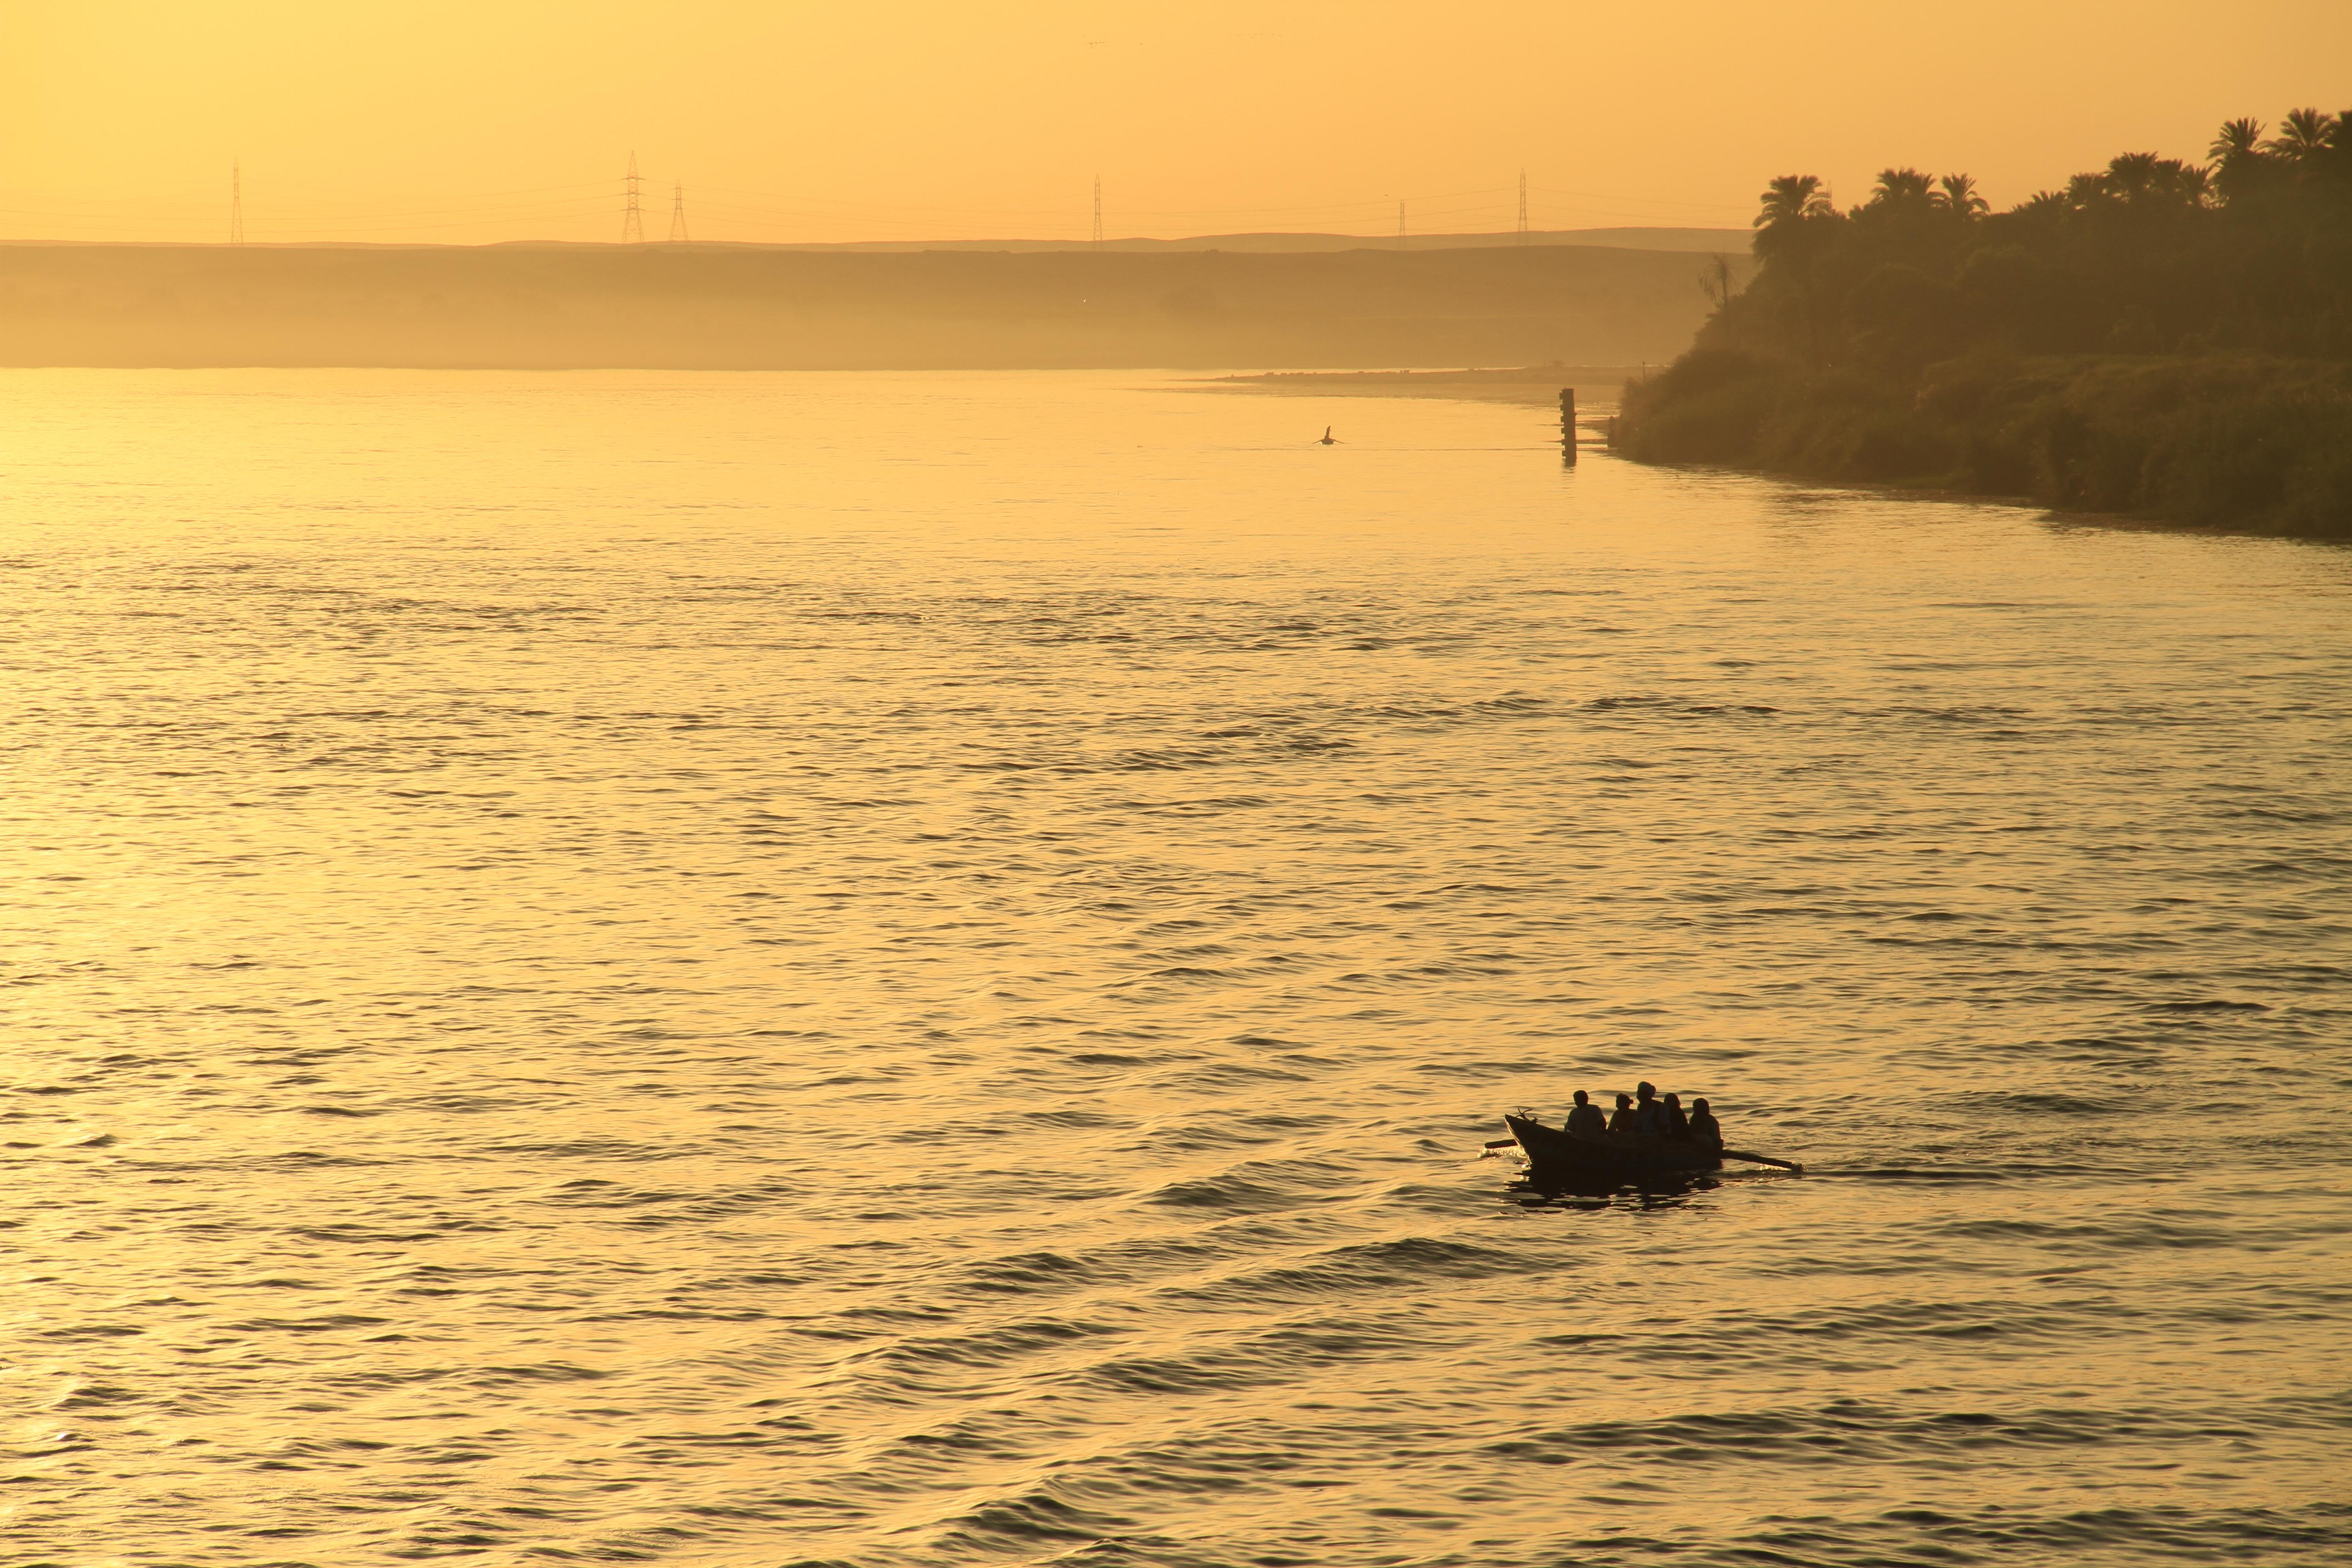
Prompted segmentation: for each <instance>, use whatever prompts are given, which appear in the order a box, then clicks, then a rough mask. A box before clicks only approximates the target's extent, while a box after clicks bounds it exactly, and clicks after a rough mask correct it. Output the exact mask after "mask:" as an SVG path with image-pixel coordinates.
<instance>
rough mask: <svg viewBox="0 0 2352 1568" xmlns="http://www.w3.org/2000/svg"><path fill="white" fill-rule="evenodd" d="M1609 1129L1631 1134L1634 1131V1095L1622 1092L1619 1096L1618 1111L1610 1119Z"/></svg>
mask: <svg viewBox="0 0 2352 1568" xmlns="http://www.w3.org/2000/svg"><path fill="white" fill-rule="evenodd" d="M1609 1131H1612V1132H1614V1133H1625V1134H1629V1135H1630V1134H1631V1133H1632V1132H1633V1096H1632V1095H1630V1094H1620V1095H1619V1096H1618V1097H1617V1113H1616V1114H1615V1115H1614V1116H1612V1117H1611V1118H1610V1119H1609Z"/></svg>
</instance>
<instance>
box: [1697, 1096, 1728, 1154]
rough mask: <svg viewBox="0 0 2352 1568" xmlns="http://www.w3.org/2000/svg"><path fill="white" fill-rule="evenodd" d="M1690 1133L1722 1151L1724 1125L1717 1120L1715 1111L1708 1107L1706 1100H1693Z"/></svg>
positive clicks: (1716, 1149) (1700, 1140)
mask: <svg viewBox="0 0 2352 1568" xmlns="http://www.w3.org/2000/svg"><path fill="white" fill-rule="evenodd" d="M1690 1135H1691V1136H1692V1137H1693V1138H1696V1139H1697V1140H1698V1141H1699V1142H1702V1143H1704V1144H1706V1146H1707V1147H1708V1148H1710V1149H1713V1150H1715V1151H1716V1152H1718V1153H1720V1152H1722V1150H1723V1125H1722V1123H1720V1122H1718V1121H1716V1119H1715V1112H1713V1111H1712V1110H1708V1109H1707V1108H1706V1100H1692V1101H1691V1112H1690Z"/></svg>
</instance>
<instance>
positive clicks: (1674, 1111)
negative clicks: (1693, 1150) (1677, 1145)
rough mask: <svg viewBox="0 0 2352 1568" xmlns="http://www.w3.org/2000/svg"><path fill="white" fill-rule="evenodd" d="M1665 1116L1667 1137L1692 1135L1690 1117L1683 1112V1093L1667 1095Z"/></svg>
mask: <svg viewBox="0 0 2352 1568" xmlns="http://www.w3.org/2000/svg"><path fill="white" fill-rule="evenodd" d="M1665 1118H1666V1136H1667V1137H1669V1138H1687V1137H1689V1136H1690V1135H1691V1131H1690V1119H1689V1118H1688V1117H1686V1116H1685V1115H1684V1114H1683V1097H1682V1096H1681V1095H1679V1094H1670V1095H1668V1096H1666V1110H1665Z"/></svg>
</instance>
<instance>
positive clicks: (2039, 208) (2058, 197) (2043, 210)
mask: <svg viewBox="0 0 2352 1568" xmlns="http://www.w3.org/2000/svg"><path fill="white" fill-rule="evenodd" d="M2073 205H2074V203H2072V202H2070V201H2068V200H2067V199H2066V193H2065V192H2063V191H2036V192H2034V193H2033V194H2032V195H2030V196H2028V197H2026V198H2025V199H2024V200H2023V201H2021V202H2020V203H2018V204H2017V205H2015V206H2013V207H2011V208H2010V209H2009V210H2010V211H2011V212H2013V213H2024V214H2026V215H2027V216H2032V217H2055V216H2057V215H2058V214H2060V213H2063V212H2065V211H2067V210H2068V209H2069V208H2071V207H2072V206H2073Z"/></svg>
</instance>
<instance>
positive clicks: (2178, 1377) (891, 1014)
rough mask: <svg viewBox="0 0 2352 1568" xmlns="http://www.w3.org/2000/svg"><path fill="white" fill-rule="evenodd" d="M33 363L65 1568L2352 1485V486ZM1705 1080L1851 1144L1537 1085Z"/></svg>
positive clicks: (1928, 1509) (2343, 1530)
mask: <svg viewBox="0 0 2352 1568" xmlns="http://www.w3.org/2000/svg"><path fill="white" fill-rule="evenodd" d="M0 395H5V396H6V397H7V398H8V400H9V408H8V415H9V418H8V420H7V421H6V422H5V426H0V427H5V428H6V429H8V430H9V431H10V436H9V437H8V438H7V442H6V445H5V451H0V459H5V470H6V474H7V479H8V500H6V502H5V507H0V527H5V531H6V535H7V537H6V538H5V540H0V559H5V563H6V566H7V570H6V572H5V581H6V585H7V587H8V589H9V593H8V595H6V596H5V598H0V658H5V663H6V668H7V671H8V674H9V688H8V689H9V691H10V701H9V702H8V703H7V704H6V705H5V709H0V749H5V750H4V751H0V754H5V759H6V765H7V767H8V771H9V776H10V780H11V788H10V790H9V791H8V792H7V793H6V794H5V795H0V824H5V832H6V833H7V836H8V839H9V842H10V845H11V847H12V850H13V854H12V856H11V858H10V866H11V869H12V872H13V873H14V875H13V876H12V878H11V879H9V880H8V881H7V882H6V883H5V884H0V1004H5V1009H6V1011H5V1018H6V1027H5V1034H4V1035H0V1040H5V1045H6V1048H7V1058H6V1068H7V1070H6V1072H5V1075H0V1144H4V1145H5V1163H0V1173H5V1177H0V1179H5V1184H6V1193H7V1197H8V1200H9V1201H8V1203H7V1204H6V1205H5V1209H0V1264H5V1268H6V1270H7V1275H8V1280H9V1284H10V1286H11V1289H10V1290H9V1292H8V1295H7V1300H8V1303H9V1304H8V1306H7V1309H6V1331H7V1340H6V1356H5V1361H0V1386H5V1391H6V1396H7V1408H6V1416H5V1423H4V1424H0V1450H5V1452H0V1483H5V1485H0V1509H5V1510H6V1511H5V1521H6V1522H5V1530H6V1535H5V1539H6V1540H7V1542H8V1553H7V1555H8V1558H9V1561H10V1562H12V1563H16V1562H22V1563H27V1564H30V1563H52V1562H54V1563H77V1564H79V1563H157V1564H163V1563H173V1564H183V1563H184V1564H206V1565H210V1564H222V1565H250V1568H259V1565H261V1564H295V1563H310V1564H319V1565H321V1568H324V1565H330V1564H331V1565H336V1568H341V1565H345V1564H366V1563H408V1562H417V1561H426V1560H436V1559H441V1558H452V1559H462V1560H468V1561H478V1562H486V1563H544V1562H557V1563H561V1562H585V1563H609V1562H653V1563H693V1564H720V1565H737V1564H740V1565H743V1568H753V1565H758V1568H775V1565H777V1564H784V1563H792V1564H802V1565H811V1564H824V1563H832V1564H855V1565H857V1568H886V1565H891V1564H910V1565H911V1564H921V1565H925V1568H929V1565H932V1564H954V1563H1047V1562H1061V1563H1096V1564H1106V1565H1108V1564H1135V1565H1138V1568H1179V1565H1203V1568H1233V1565H1237V1564H1269V1565H1273V1564H1300V1565H1307V1564H1313V1565H1318V1568H1325V1565H1339V1564H1366V1565H1371V1564H1384V1565H1398V1564H1412V1565H1440V1564H1443V1565H1455V1564H1459V1565H1463V1568H1470V1565H1477V1568H1487V1565H1501V1568H1518V1565H1521V1564H1525V1565H1528V1568H1538V1565H1540V1568H1556V1565H1558V1564H1560V1563H1583V1564H1623V1565H1626V1568H1631V1565H1633V1564H1637V1563H1638V1564H1661V1563H1664V1564H1672V1565H1675V1568H1684V1565H1690V1568H1697V1565H1718V1564H1720V1565H1725V1568H1758V1565H1762V1564H1796V1565H1832V1564H1834V1565H1839V1568H1843V1565H1848V1564H1852V1565H1854V1568H1861V1565H1864V1564H1869V1565H1873V1568H1877V1565H1882V1564H1896V1563H1900V1564H1920V1565H1923V1568H1926V1565H1936V1568H1944V1565H1952V1564H2015V1565H2020V1568H2024V1565H2035V1568H2038V1565H2041V1564H2045V1563H2084V1564H2116V1565H2123V1564H2158V1563H2161V1564H2180V1563H2261V1564H2272V1563H2277V1564H2296V1565H2301V1564H2316V1563H2331V1562H2336V1561H2339V1560H2347V1559H2352V1507H2347V1505H2346V1503H2345V1501H2344V1497H2345V1489H2344V1486H2343V1475H2344V1466H2343V1460H2342V1458H2341V1456H2342V1455H2343V1454H2344V1452H2345V1451H2346V1450H2347V1447H2352V1431H2347V1425H2352V1417H2347V1415H2346V1411H2347V1408H2352V1406H2347V1401H2346V1397H2345V1395H2346V1390H2347V1383H2352V1360H2347V1354H2346V1350H2345V1346H2346V1345H2347V1342H2352V1340H2347V1334H2346V1325H2347V1322H2352V1273H2347V1270H2346V1268H2345V1267H2344V1264H2343V1258H2344V1257H2345V1251H2346V1242H2347V1232H2352V1179H2347V1170H2352V1132H2347V1117H2346V1110H2347V1102H2352V1003H2347V976H2352V894H2348V893H2347V878H2346V872H2347V868H2352V795H2347V789H2346V783H2345V773H2344V769H2343V766H2342V763H2341V761H2340V759H2341V758H2342V757H2343V756H2344V755H2346V754H2347V751H2352V746H2348V745H2347V742H2352V731H2347V718H2346V714H2345V710H2344V705H2343V702H2342V694H2343V692H2344V691H2345V690H2346V689H2347V688H2352V647H2347V639H2346V638H2345V636H2344V631H2345V627H2346V626H2347V605H2352V592H2347V590H2352V565H2347V558H2346V557H2345V556H2344V555H2343V554H2342V553H2341V552H2330V551H2326V550H2323V549H2317V548H2314V547H2310V546H2304V545H2296V544H2290V543H2282V542H2252V541H2243V540H2226V539H2211V538H2200V537H2195V536H2170V535H2160V534H2142V533H2131V534H2123V533H2106V532H2102V531H2095V530H2084V529H2076V528H2072V527H2067V526H2060V525H2053V524H2052V523H2050V522H2047V521H2042V520H2039V519H2037V518H2035V517H2033V516H2032V515H2031V514H2027V513H2022V512H2018V511H2012V510H2005V509H2000V508H1992V507H1975V506H1948V505H1942V504H1937V503H1924V502H1906V503H1896V502H1892V501H1885V500H1874V499H1872V498H1868V497H1857V496H1839V495H1822V494H1817V493H1810V492H1796V491H1790V490H1788V489H1782V488H1780V487H1776V486H1774V485H1770V484H1767V483H1762V482H1759V481H1752V480H1748V479H1738V478H1734V477H1729V476H1704V475H1672V474H1663V473H1654V472H1647V471H1641V470H1634V469H1630V468H1623V467H1621V466H1618V465H1613V464H1611V463H1609V462H1607V461H1606V460H1605V458H1600V457H1598V456H1596V457H1595V458H1592V459H1591V460H1590V461H1588V462H1587V463H1586V464H1584V465H1583V466H1582V468H1581V469H1580V471H1578V472H1576V473H1574V474H1572V475H1563V474H1562V473H1560V471H1559V468H1557V459H1556V458H1554V457H1553V456H1552V455H1551V454H1549V453H1547V452H1545V451H1544V450H1542V449H1541V447H1540V445H1539V443H1538V442H1537V441H1536V440H1535V439H1534V438H1533V437H1529V449H1528V450H1527V451H1525V452H1519V451H1514V450H1510V449H1509V448H1510V447H1512V445H1513V444H1514V443H1515V442H1517V441H1518V440H1519V439H1520V438H1521V437H1522V435H1523V434H1524V431H1523V428H1522V426H1523V424H1524V422H1525V421H1526V420H1527V419H1528V416H1526V415H1525V414H1523V413H1520V412H1518V411H1514V410H1511V409H1508V408H1500V407H1494V406H1486V405H1463V406H1459V407H1455V406H1450V405H1440V404H1425V405H1406V404H1403V403H1402V402H1398V403H1393V404H1391V403H1384V402H1366V403H1363V404H1360V405H1346V404H1342V405H1334V410H1333V411H1332V412H1331V413H1330V414H1329V415H1328V422H1331V423H1337V424H1342V425H1345V426H1348V427H1349V428H1350V429H1352V430H1354V431H1355V432H1356V439H1354V440H1352V441H1351V442H1350V444H1349V446H1347V447H1340V448H1337V449H1335V451H1324V450H1321V449H1319V448H1316V449H1310V448H1308V447H1305V446H1304V445H1302V444H1297V443H1289V442H1287V441H1286V440H1276V441H1271V442H1270V441H1269V440H1268V438H1267V435H1266V429H1265V426H1266V422H1267V421H1269V420H1292V421H1295V422H1299V423H1302V424H1307V425H1318V426H1319V424H1320V423H1323V422H1325V420H1326V418H1327V416H1326V415H1325V414H1324V412H1323V411H1320V410H1317V411H1310V413H1311V417H1310V416H1309V414H1302V413H1301V412H1300V411H1299V410H1298V408H1297V405H1296V404H1295V403H1287V402H1286V403H1282V404H1280V405H1276V404H1274V403H1273V402H1271V401H1268V402H1255V401H1243V400H1221V399H1209V398H1202V397H1200V396H1197V395H1190V394H1184V393H1176V392H1137V391H1133V390H1131V389H1127V388H1124V387H1119V386H1115V385H1113V384H1109V383H1107V382H1104V381H1102V380H1101V379H1099V378H1086V377H1053V376H1037V377H974V378H961V379H959V378H952V377H950V378H937V377H929V378H893V377H837V378H823V377H790V376H774V377H769V376H755V377H713V378H694V377H668V378H663V377H650V378H648V377H625V376H572V377H539V378H532V377H500V376H483V377H463V376H423V377H388V376H383V375H364V374H361V375H341V374H327V373H321V374H316V375H299V374H284V375H280V374H225V375H220V376H212V377H184V376H171V375H151V374H107V375H64V374H56V373H9V375H8V376H7V377H0ZM1474 426H1475V428H1473V427H1474ZM910 428H919V429H921V430H923V431H925V432H926V433H927V434H928V435H929V438H930V439H931V441H932V443H933V445H932V446H931V447H930V448H929V449H927V450H925V451H923V452H920V453H917V454H914V455H911V456H910V455H909V454H908V452H907V451H906V450H905V443H904V440H903V435H904V432H905V431H907V430H908V429H910ZM1312 433H1313V432H1312V431H1311V430H1310V431H1308V434H1309V435H1311V434H1312ZM1538 434H1539V433H1538ZM1433 448H1435V449H1433ZM224 453H235V454H236V455H237V458H236V461H234V462H224V461H223V460H222V458H221V454H224ZM361 497H364V498H366V499H367V504H366V505H365V506H364V507H360V506H355V505H354V504H353V503H354V499H355V498H361ZM1465 498H1475V500H1465ZM1000 502H1002V503H1012V502H1019V503H1021V504H1019V505H1012V504H1003V505H1000V504H998V503H1000ZM1643 1077H1647V1078H1652V1079H1656V1080H1658V1081H1659V1082H1661V1083H1662V1084H1664V1085H1665V1086H1666V1087H1669V1088H1678V1089H1683V1090H1684V1091H1685V1092H1686V1093H1689V1092H1697V1093H1706V1094H1708V1095H1710V1096H1711V1097H1712V1098H1713V1099H1714V1100H1716V1102H1717V1106H1718V1107H1719V1108H1720V1109H1721V1110H1723V1111H1724V1112H1725V1113H1726V1116H1727V1121H1728V1122H1729V1123H1730V1125H1731V1127H1732V1128H1733V1131H1734V1132H1735V1135H1736V1141H1737V1142H1740V1143H1742V1144H1745V1145H1747V1146H1750V1147H1755V1148H1760V1149H1764V1150H1766V1151H1768V1152H1784V1153H1789V1154H1793V1155H1796V1156H1798V1157H1800V1158H1801V1159H1803V1160H1804V1161H1805V1162H1806V1163H1807V1164H1808V1166H1809V1173H1808V1174H1806V1175H1804V1176H1803V1177H1801V1178H1794V1179H1792V1178H1789V1177H1787V1176H1784V1175H1781V1174H1780V1173H1771V1172H1765V1171H1743V1172H1727V1173H1725V1174H1724V1175H1723V1176H1721V1177H1720V1178H1712V1179H1708V1180H1706V1181H1703V1182H1699V1183H1696V1184H1692V1185H1690V1186H1688V1187H1686V1188H1684V1189H1681V1190H1678V1191H1673V1192H1653V1193H1639V1192H1631V1191H1628V1192H1621V1193H1616V1194H1542V1193H1537V1192H1532V1191H1528V1190H1525V1189H1522V1188H1519V1187H1517V1186H1515V1185H1514V1184H1513V1182H1512V1172H1511V1170H1510V1167H1509V1163H1507V1162H1505V1161H1501V1160H1495V1159H1488V1160H1480V1159H1478V1158H1476V1154H1477V1149H1478V1145H1479V1144H1480V1143H1481V1142H1483V1141H1484V1140H1486V1139H1487V1138H1489V1137H1493V1136H1496V1135H1497V1132H1498V1127H1497V1123H1496V1116H1497V1113H1498V1112H1500V1111H1501V1110H1505V1109H1508V1108H1510V1107H1513V1106H1517V1105H1520V1104H1530V1105H1536V1106H1539V1107H1541V1108H1543V1109H1545V1110H1547V1111H1548V1112H1557V1110H1558V1109H1559V1107H1560V1106H1561V1105H1562V1104H1563V1103H1564V1101H1565V1100H1566V1096H1567V1091H1568V1090H1569V1089H1571V1088H1575V1087H1584V1088H1587V1089H1592V1090H1594V1091H1596V1092H1606V1091H1608V1090H1611V1089H1617V1088H1620V1087H1630V1085H1631V1083H1632V1082H1633V1080H1634V1079H1638V1078H1643Z"/></svg>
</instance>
